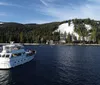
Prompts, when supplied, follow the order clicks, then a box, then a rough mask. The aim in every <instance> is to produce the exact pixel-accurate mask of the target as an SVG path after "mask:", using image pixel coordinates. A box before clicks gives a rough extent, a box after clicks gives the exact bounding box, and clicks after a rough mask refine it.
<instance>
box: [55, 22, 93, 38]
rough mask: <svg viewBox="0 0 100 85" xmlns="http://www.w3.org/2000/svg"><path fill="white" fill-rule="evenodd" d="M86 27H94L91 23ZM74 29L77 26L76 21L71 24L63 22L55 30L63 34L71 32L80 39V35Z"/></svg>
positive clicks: (88, 28)
mask: <svg viewBox="0 0 100 85" xmlns="http://www.w3.org/2000/svg"><path fill="white" fill-rule="evenodd" d="M85 27H86V29H87V30H90V29H92V27H91V25H88V24H85ZM74 29H75V28H74V23H73V22H71V23H70V25H69V24H68V23H63V24H61V25H59V26H58V29H57V30H56V31H55V32H59V31H60V33H62V34H64V33H65V32H66V33H67V34H68V33H70V34H73V35H75V36H76V37H77V39H78V38H79V35H78V34H77V33H76V32H74Z"/></svg>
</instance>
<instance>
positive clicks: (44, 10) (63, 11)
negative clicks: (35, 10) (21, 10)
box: [39, 0, 100, 20]
mask: <svg viewBox="0 0 100 85" xmlns="http://www.w3.org/2000/svg"><path fill="white" fill-rule="evenodd" d="M45 1H48V0H45ZM59 1H61V0H59ZM63 1H64V0H63ZM54 2H55V3H54ZM57 2H58V1H57V0H55V1H52V3H49V5H48V7H45V6H40V9H39V11H40V13H41V14H43V15H46V16H49V17H52V18H54V19H55V20H66V19H73V18H92V19H97V20H98V19H100V16H99V15H100V12H99V10H100V3H99V2H100V1H99V0H86V2H84V3H81V4H78V3H74V4H73V3H71V2H67V3H66V2H63V3H62V4H60V3H59V4H57ZM94 2H95V3H94ZM97 2H98V3H99V4H98V3H97ZM65 3H66V5H64V4H65Z"/></svg>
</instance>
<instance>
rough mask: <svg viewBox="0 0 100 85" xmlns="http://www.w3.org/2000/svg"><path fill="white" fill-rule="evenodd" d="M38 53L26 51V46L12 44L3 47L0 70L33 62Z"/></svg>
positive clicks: (0, 55) (0, 54)
mask: <svg viewBox="0 0 100 85" xmlns="http://www.w3.org/2000/svg"><path fill="white" fill-rule="evenodd" d="M35 54H36V51H34V50H29V51H25V49H24V46H23V45H21V44H15V43H13V42H11V43H10V44H8V45H5V46H3V47H2V52H1V53H0V69H9V68H12V67H15V66H18V65H21V64H24V63H26V62H29V61H31V60H32V59H33V58H34V56H35Z"/></svg>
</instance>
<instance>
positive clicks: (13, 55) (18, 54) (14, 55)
mask: <svg viewBox="0 0 100 85" xmlns="http://www.w3.org/2000/svg"><path fill="white" fill-rule="evenodd" d="M16 56H21V53H17V54H12V57H16Z"/></svg>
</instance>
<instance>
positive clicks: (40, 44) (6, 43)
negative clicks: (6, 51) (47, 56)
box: [0, 43, 100, 46]
mask: <svg viewBox="0 0 100 85" xmlns="http://www.w3.org/2000/svg"><path fill="white" fill-rule="evenodd" d="M7 44H9V43H0V45H7ZM15 44H19V43H15ZM22 44H23V45H65V46H67V45H68V46H77V45H78V46H100V44H40V43H22Z"/></svg>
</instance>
